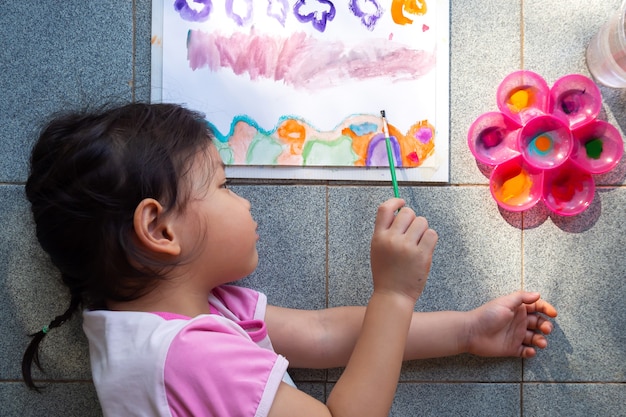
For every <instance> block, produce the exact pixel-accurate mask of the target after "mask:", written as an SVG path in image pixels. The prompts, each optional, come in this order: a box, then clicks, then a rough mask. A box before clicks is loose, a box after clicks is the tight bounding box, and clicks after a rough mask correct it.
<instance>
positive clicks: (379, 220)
mask: <svg viewBox="0 0 626 417" xmlns="http://www.w3.org/2000/svg"><path fill="white" fill-rule="evenodd" d="M404 204H405V202H404V200H402V199H401V198H392V199H389V200H387V201H385V202H384V203H382V204H381V205H380V206H378V212H377V213H376V221H375V222H374V232H377V231H380V230H386V229H389V227H390V226H391V224H392V223H393V222H394V220H395V218H396V215H395V213H396V211H398V210H399V209H400V208H402V207H404Z"/></svg>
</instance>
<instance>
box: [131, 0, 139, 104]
mask: <svg viewBox="0 0 626 417" xmlns="http://www.w3.org/2000/svg"><path fill="white" fill-rule="evenodd" d="M132 10H133V17H132V19H133V36H132V39H133V40H132V43H133V46H132V49H133V53H132V57H131V70H130V99H131V101H132V102H133V103H134V102H135V98H136V91H135V90H136V86H135V84H136V83H135V81H136V77H137V74H136V71H137V70H136V68H135V67H136V65H137V1H136V0H133V6H132Z"/></svg>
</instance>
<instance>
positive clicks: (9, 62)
mask: <svg viewBox="0 0 626 417" xmlns="http://www.w3.org/2000/svg"><path fill="white" fill-rule="evenodd" d="M619 3H620V0H588V1H585V2H583V1H578V0H570V1H556V0H542V1H539V0H517V1H513V0H512V1H501V0H464V1H460V0H452V4H451V10H450V19H451V73H450V81H451V85H450V89H451V100H450V120H451V122H450V129H451V139H450V142H451V143H450V145H451V146H450V149H451V155H450V158H451V167H450V179H451V180H450V183H449V184H446V185H445V186H423V185H411V186H409V185H405V186H402V189H401V193H402V195H403V196H404V197H405V198H407V200H408V201H409V204H410V205H411V206H412V207H414V208H416V210H417V211H419V212H420V213H422V214H424V215H425V216H427V217H428V219H429V221H430V223H431V225H432V226H433V227H434V228H435V229H436V230H437V231H438V232H439V235H440V241H439V245H438V248H437V251H436V254H435V259H434V265H433V268H432V273H431V276H430V279H429V282H428V286H427V288H426V290H425V292H424V294H423V296H422V298H421V299H420V301H419V303H418V305H417V309H419V310H436V309H470V308H473V307H475V306H477V305H479V304H480V303H482V302H484V301H486V300H488V299H490V298H492V297H495V296H497V295H501V294H504V293H507V292H509V291H512V290H515V289H519V288H525V289H530V290H539V291H541V292H542V293H543V295H544V297H545V298H547V299H548V300H550V301H551V302H552V303H554V304H555V306H556V307H557V308H558V309H559V312H560V316H559V318H558V319H557V321H556V328H555V332H554V334H553V335H552V336H551V337H550V347H549V349H547V350H545V351H542V352H540V353H539V354H538V356H537V357H536V358H534V359H531V360H519V359H484V358H476V357H471V356H466V355H461V356H458V357H454V358H447V359H437V360H427V361H415V362H411V363H407V364H406V365H405V366H404V368H403V373H402V378H401V383H400V386H399V389H398V394H397V397H396V401H395V402H394V405H393V410H392V413H391V415H393V416H417V415H420V416H528V417H530V416H538V415H549V416H568V417H576V416H581V417H582V416H585V417H586V416H626V407H625V406H626V385H625V381H626V303H625V301H626V300H625V294H626V284H625V282H626V260H625V259H624V253H625V251H626V226H624V221H625V220H626V209H625V207H626V188H625V187H624V184H625V179H626V161H622V163H621V164H620V165H619V166H618V167H617V168H616V169H615V170H614V171H613V172H612V173H610V174H606V175H603V176H601V177H599V178H597V182H598V184H599V187H598V190H597V192H596V196H595V200H594V203H593V204H592V206H591V208H590V209H589V210H587V211H586V212H584V213H583V214H581V215H579V216H575V217H573V218H559V217H556V216H552V215H549V214H548V213H547V212H546V211H545V210H542V209H534V210H531V211H529V212H527V213H524V214H511V213H507V212H504V211H501V210H498V208H497V207H496V205H495V203H494V202H493V201H492V200H491V197H490V195H489V190H488V186H487V184H488V179H487V178H486V177H485V176H484V175H483V174H482V173H481V171H480V170H479V169H478V167H477V165H476V163H475V161H474V159H473V158H472V156H471V154H470V152H469V151H468V149H467V146H466V132H467V129H468V127H469V125H470V124H471V122H472V121H473V120H474V119H475V118H476V117H477V116H478V115H480V114H481V113H483V112H486V111H490V110H493V109H495V98H494V97H495V90H496V87H497V85H498V83H499V81H500V80H501V79H502V78H503V77H505V76H506V75H507V74H508V73H509V72H512V71H514V70H517V69H520V68H524V69H529V70H533V71H536V72H538V73H540V74H541V75H543V76H544V78H546V80H547V81H548V83H552V82H554V81H555V80H556V79H557V78H559V77H560V76H562V75H565V74H568V73H582V74H588V72H587V69H586V67H585V61H584V49H585V46H586V44H587V43H588V41H589V40H590V38H591V36H592V35H593V34H594V33H595V32H596V31H597V30H598V28H599V27H600V25H601V24H602V23H603V21H604V20H605V19H606V18H607V17H608V16H609V14H610V13H611V12H612V10H614V9H616V8H617V7H618V5H619ZM150 11H151V2H150V1H149V0H135V1H133V2H130V1H116V0H100V1H89V2H87V1H78V0H70V1H64V2H41V1H33V0H25V1H19V2H17V1H12V2H3V3H2V6H0V28H2V30H0V98H1V99H0V126H1V127H2V129H1V130H0V155H2V158H1V159H0V225H1V226H2V231H3V235H4V236H3V239H2V240H1V241H0V242H1V243H0V248H1V250H0V329H1V334H2V337H0V358H1V361H0V415H2V416H52V417H54V416H63V417H69V416H92V415H93V416H98V415H101V413H100V411H99V409H98V403H97V398H96V395H95V391H94V389H93V386H92V384H91V382H90V373H89V365H88V355H87V346H86V342H85V338H84V336H83V335H82V333H81V331H80V323H79V320H74V321H73V322H71V323H70V324H68V325H66V326H64V327H62V328H61V329H58V330H55V331H54V332H52V333H51V334H50V335H49V336H48V337H47V339H46V340H45V342H44V344H43V351H42V353H41V360H42V362H43V363H44V364H45V373H37V374H36V375H37V378H39V379H40V380H42V382H45V385H46V389H45V391H44V393H43V394H35V393H31V392H29V391H28V390H26V389H25V388H24V387H23V386H22V385H21V383H20V367H19V363H20V358H21V355H22V352H23V349H24V347H25V346H26V344H27V342H28V338H27V336H26V334H27V333H29V332H33V331H36V330H38V329H39V328H40V327H41V326H42V325H43V324H45V323H48V321H49V320H50V319H51V318H52V316H53V315H55V314H58V313H60V312H61V311H62V310H63V309H64V308H65V305H66V303H67V300H66V298H65V297H66V296H65V293H64V290H63V288H62V287H61V286H60V285H59V284H58V283H57V281H56V280H57V274H56V272H55V271H54V269H53V268H52V267H51V265H50V264H49V262H48V261H47V259H46V257H45V255H44V254H43V253H42V251H41V250H40V249H39V247H38V246H37V244H36V242H35V239H34V236H33V231H32V225H31V220H30V215H29V212H28V206H27V204H26V201H25V198H24V195H23V184H24V181H25V179H26V176H27V172H28V166H27V163H28V155H29V149H30V146H31V145H32V143H33V140H34V136H35V134H36V131H37V127H38V126H39V125H40V124H41V122H42V121H43V120H45V118H46V116H47V115H49V114H50V113H52V112H54V111H56V110H59V109H61V108H67V107H77V106H78V107H80V106H84V105H86V104H89V103H103V102H110V101H115V102H117V101H120V102H122V101H129V100H149V91H150V89H149V83H150ZM601 90H602V93H603V96H604V103H603V104H604V106H603V116H604V117H605V118H606V119H607V120H608V121H610V122H611V123H613V124H615V125H616V126H618V127H619V128H620V129H621V132H622V133H626V90H613V89H609V88H601ZM236 190H237V192H240V193H241V194H242V195H244V196H245V197H247V198H249V199H250V201H251V202H252V204H253V214H254V216H255V218H256V219H258V220H259V224H260V235H261V242H260V245H259V252H260V255H261V262H260V265H259V268H258V270H257V271H256V272H255V273H254V274H253V275H252V276H251V277H249V278H247V279H245V280H244V281H243V284H244V285H249V286H253V287H255V288H258V289H260V290H262V291H264V292H266V293H267V294H268V296H269V300H270V302H272V303H275V304H279V305H285V306H290V307H300V308H321V307H324V306H334V305H342V304H350V303H357V304H361V303H364V302H366V300H367V297H368V294H369V292H370V290H371V284H370V278H369V271H368V267H367V262H368V258H367V256H368V255H367V252H368V244H369V243H368V242H369V238H370V234H371V231H372V220H373V217H374V213H375V209H376V206H377V205H378V203H379V202H380V201H381V200H383V199H386V198H387V197H389V196H390V194H391V192H390V188H389V187H388V186H384V187H378V186H362V185H359V184H358V183H356V184H347V185H339V184H336V183H333V182H320V183H314V184H307V185H276V184H274V185H273V184H271V183H269V182H268V183H267V184H264V185H258V184H256V183H255V184H252V183H250V184H246V183H245V182H244V183H241V182H240V183H239V185H238V186H237V187H236ZM293 375H294V377H295V379H296V380H297V381H298V382H299V385H300V387H301V388H302V389H304V390H305V391H307V392H309V393H311V394H312V395H314V396H316V397H317V398H320V399H324V398H325V396H326V395H327V393H328V392H329V390H330V389H331V388H332V384H333V382H334V381H336V379H337V377H338V375H339V370H329V371H313V370H294V371H293Z"/></svg>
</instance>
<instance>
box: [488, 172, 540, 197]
mask: <svg viewBox="0 0 626 417" xmlns="http://www.w3.org/2000/svg"><path fill="white" fill-rule="evenodd" d="M532 185H533V181H532V179H531V177H530V175H528V173H527V172H526V171H524V170H523V169H522V170H520V172H519V173H518V174H517V175H515V176H513V177H510V178H509V179H507V180H506V181H504V182H503V183H502V186H501V187H500V188H499V189H497V190H496V197H497V198H498V199H499V200H500V201H502V202H503V203H506V204H509V205H511V206H518V205H522V204H524V203H526V202H527V201H528V199H529V197H530V188H531V187H532Z"/></svg>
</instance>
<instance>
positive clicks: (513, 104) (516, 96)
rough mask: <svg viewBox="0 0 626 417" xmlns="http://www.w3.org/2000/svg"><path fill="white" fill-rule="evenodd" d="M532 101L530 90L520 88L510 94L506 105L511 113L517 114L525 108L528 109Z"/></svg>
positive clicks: (533, 97)
mask: <svg viewBox="0 0 626 417" xmlns="http://www.w3.org/2000/svg"><path fill="white" fill-rule="evenodd" d="M534 100H535V95H534V93H533V91H532V89H531V88H528V87H522V88H518V89H517V90H514V91H512V92H511V94H510V95H509V98H508V100H507V102H506V105H507V106H508V108H509V110H511V111H512V112H513V113H519V112H521V111H522V110H524V109H525V108H526V107H530V106H531V105H532V103H533V101H534Z"/></svg>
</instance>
